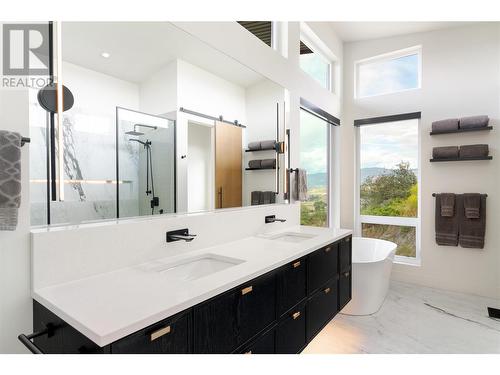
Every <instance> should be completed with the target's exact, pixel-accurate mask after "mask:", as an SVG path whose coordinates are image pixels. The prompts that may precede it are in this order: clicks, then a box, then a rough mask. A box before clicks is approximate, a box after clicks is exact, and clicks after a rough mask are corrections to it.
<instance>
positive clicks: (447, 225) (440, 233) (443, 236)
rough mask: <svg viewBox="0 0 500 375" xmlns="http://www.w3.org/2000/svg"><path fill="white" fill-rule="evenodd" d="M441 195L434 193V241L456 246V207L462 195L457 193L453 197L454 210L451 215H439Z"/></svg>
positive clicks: (457, 224)
mask: <svg viewBox="0 0 500 375" xmlns="http://www.w3.org/2000/svg"><path fill="white" fill-rule="evenodd" d="M441 195H442V194H437V195H436V202H435V204H436V208H435V223H434V226H435V231H436V243H437V244H438V245H442V246H457V245H458V227H459V218H458V217H459V213H458V207H459V206H460V205H461V203H460V202H461V200H462V197H461V196H460V195H457V196H456V197H455V206H456V209H455V212H454V214H453V216H442V215H441Z"/></svg>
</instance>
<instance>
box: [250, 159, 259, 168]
mask: <svg viewBox="0 0 500 375" xmlns="http://www.w3.org/2000/svg"><path fill="white" fill-rule="evenodd" d="M260 162H261V161H260V160H250V161H249V162H248V168H261V167H262V166H261V163H260Z"/></svg>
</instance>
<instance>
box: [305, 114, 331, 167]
mask: <svg viewBox="0 0 500 375" xmlns="http://www.w3.org/2000/svg"><path fill="white" fill-rule="evenodd" d="M327 132H328V125H327V123H326V122H325V121H323V120H321V119H319V118H317V117H314V116H313V115H311V114H310V113H307V112H305V111H303V110H301V111H300V167H301V168H304V169H305V170H306V171H307V173H308V174H314V173H326V172H327V168H326V167H327V157H328V150H327V139H328V138H327V137H328V133H327Z"/></svg>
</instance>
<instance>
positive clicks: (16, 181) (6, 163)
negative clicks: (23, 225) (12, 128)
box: [0, 130, 21, 230]
mask: <svg viewBox="0 0 500 375" xmlns="http://www.w3.org/2000/svg"><path fill="white" fill-rule="evenodd" d="M20 204H21V135H20V134H19V133H14V132H8V131H5V130H0V230H15V229H16V227H17V211H18V209H19V206H20Z"/></svg>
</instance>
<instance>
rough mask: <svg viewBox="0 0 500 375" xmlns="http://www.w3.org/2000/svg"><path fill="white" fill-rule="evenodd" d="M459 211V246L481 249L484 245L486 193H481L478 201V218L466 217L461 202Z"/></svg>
mask: <svg viewBox="0 0 500 375" xmlns="http://www.w3.org/2000/svg"><path fill="white" fill-rule="evenodd" d="M462 202H463V200H462ZM460 211H461V214H460V226H459V233H460V235H459V242H460V246H462V247H465V248H474V249H482V248H483V247H484V235H485V233H486V195H485V194H481V198H480V203H479V218H477V219H471V218H468V217H467V215H466V214H465V210H464V206H463V203H462V207H461V210H460Z"/></svg>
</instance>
